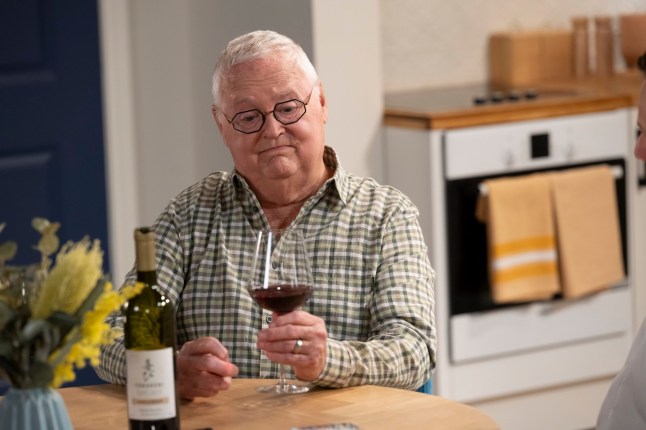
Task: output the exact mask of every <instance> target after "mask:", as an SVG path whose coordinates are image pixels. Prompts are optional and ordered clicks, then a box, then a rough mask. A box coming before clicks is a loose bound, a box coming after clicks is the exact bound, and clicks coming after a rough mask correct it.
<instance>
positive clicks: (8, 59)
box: [0, 0, 109, 384]
mask: <svg viewBox="0 0 646 430" xmlns="http://www.w3.org/2000/svg"><path fill="white" fill-rule="evenodd" d="M105 184H106V181H105V171H104V156H103V125H102V109H101V76H100V61H99V34H98V13H97V3H96V2H95V1H73V0H2V1H0V198H1V199H2V203H0V222H6V223H7V226H6V228H5V230H4V231H3V233H2V236H1V237H0V241H5V240H9V239H11V240H15V241H17V242H18V244H19V249H18V255H17V257H16V259H15V260H14V262H15V263H17V264H24V263H28V262H34V261H37V259H38V254H37V253H36V251H34V250H33V249H32V245H34V244H35V243H36V241H37V240H38V234H37V233H36V232H35V231H34V230H33V229H32V228H31V218H33V217H35V216H42V217H46V218H49V219H50V220H53V221H58V222H60V223H61V224H62V227H61V229H60V231H59V236H60V238H61V240H62V241H67V240H74V241H77V240H79V239H81V238H82V237H83V236H84V235H89V236H90V237H91V238H97V239H100V240H101V244H102V248H103V251H104V270H105V271H106V272H109V261H108V255H109V250H108V240H107V208H106V192H105V187H106V185H105ZM98 381H99V379H98V378H97V377H96V375H95V374H94V372H93V371H92V370H91V369H85V370H84V371H82V372H81V373H79V374H78V375H77V380H76V381H75V384H86V383H97V382H98Z"/></svg>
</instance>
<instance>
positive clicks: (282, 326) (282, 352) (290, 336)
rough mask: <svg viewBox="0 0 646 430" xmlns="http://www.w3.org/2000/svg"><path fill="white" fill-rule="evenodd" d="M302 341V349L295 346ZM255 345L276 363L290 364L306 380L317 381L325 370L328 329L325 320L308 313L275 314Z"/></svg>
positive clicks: (295, 372) (297, 374)
mask: <svg viewBox="0 0 646 430" xmlns="http://www.w3.org/2000/svg"><path fill="white" fill-rule="evenodd" d="M299 339H300V341H301V342H299V343H300V344H301V346H300V348H297V347H296V343H297V341H298V340H299ZM256 346H257V347H258V348H259V349H261V350H262V351H264V353H265V355H266V356H267V358H269V359H270V360H271V361H274V362H276V363H282V364H287V365H291V366H292V369H293V370H294V374H295V375H296V376H297V377H298V378H299V379H302V380H304V381H312V380H314V379H316V378H317V377H318V376H319V375H320V374H321V372H322V371H323V369H324V368H325V360H326V357H327V330H326V329H325V321H323V320H322V319H321V318H319V317H317V316H314V315H312V314H310V313H307V312H305V311H294V312H289V313H287V314H284V315H279V314H277V313H274V314H273V315H272V322H271V324H270V325H269V327H268V328H266V329H264V330H261V331H260V332H259V333H258V342H257V343H256Z"/></svg>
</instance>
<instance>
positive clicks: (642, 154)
mask: <svg viewBox="0 0 646 430" xmlns="http://www.w3.org/2000/svg"><path fill="white" fill-rule="evenodd" d="M637 125H638V126H639V129H640V130H641V134H640V135H639V138H638V139H637V143H636V144H635V157H637V158H639V159H640V160H644V161H646V81H644V83H643V84H642V89H641V93H640V96H639V110H638V111H637Z"/></svg>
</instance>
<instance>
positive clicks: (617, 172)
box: [478, 166, 643, 196]
mask: <svg viewBox="0 0 646 430" xmlns="http://www.w3.org/2000/svg"><path fill="white" fill-rule="evenodd" d="M609 167H610V171H611V172H612V176H614V177H615V179H619V178H622V177H623V176H624V169H623V167H621V166H609ZM642 178H643V176H640V183H641V180H642ZM478 191H479V192H480V194H481V195H483V196H486V195H487V193H488V191H487V186H486V185H485V183H484V182H480V183H479V184H478Z"/></svg>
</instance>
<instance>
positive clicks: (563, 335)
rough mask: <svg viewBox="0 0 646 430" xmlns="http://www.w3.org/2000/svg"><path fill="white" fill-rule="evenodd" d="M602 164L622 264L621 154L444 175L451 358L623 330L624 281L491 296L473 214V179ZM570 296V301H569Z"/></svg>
mask: <svg viewBox="0 0 646 430" xmlns="http://www.w3.org/2000/svg"><path fill="white" fill-rule="evenodd" d="M595 164H605V165H609V166H612V167H613V171H615V172H619V173H620V174H618V175H617V179H616V181H615V182H616V194H617V204H618V207H617V210H618V214H619V222H620V230H621V239H622V249H623V256H624V269H625V273H628V264H627V255H628V254H627V251H628V250H627V240H626V235H627V217H626V180H625V175H623V174H621V173H623V172H624V171H625V160H624V159H611V160H603V161H600V162H595V163H580V164H568V165H563V166H560V167H556V168H554V167H552V168H549V169H537V170H531V171H516V172H513V173H512V174H506V175H489V176H478V177H471V178H464V179H458V180H453V181H447V183H446V202H447V205H446V210H447V235H448V255H449V259H448V260H449V279H450V290H449V313H450V318H451V330H452V336H451V338H452V343H451V360H452V361H453V362H461V361H465V360H473V359H478V358H484V357H489V356H494V355H499V354H506V353H511V352H517V351H523V350H528V349H533V348H541V347H546V346H550V345H556V344H559V343H566V342H573V341H579V340H584V339H588V338H593V337H598V336H607V335H610V334H613V333H616V332H622V331H624V330H625V327H626V323H627V321H628V320H627V316H626V315H624V314H621V313H617V312H616V311H615V310H616V309H618V307H617V306H622V304H623V302H625V301H626V300H629V297H630V292H629V288H628V284H627V282H623V283H621V284H619V285H616V286H615V287H614V288H613V290H612V291H610V292H606V293H602V294H597V295H594V296H591V297H586V298H584V299H579V300H576V301H565V300H563V299H562V298H561V297H560V296H556V297H555V298H554V299H553V300H551V301H543V302H537V303H516V304H512V305H500V304H495V303H494V302H493V300H492V298H491V292H490V285H489V276H488V271H487V270H488V269H487V261H488V258H487V237H486V226H485V224H483V223H481V222H480V221H478V220H476V217H475V215H474V214H475V206H476V201H477V199H478V193H479V185H480V184H481V183H482V182H483V181H485V180H486V179H493V178H497V177H501V176H507V177H509V176H517V175H526V174H529V173H537V172H544V171H555V170H562V169H569V168H576V167H584V166H590V165H595ZM574 304H576V306H574Z"/></svg>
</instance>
